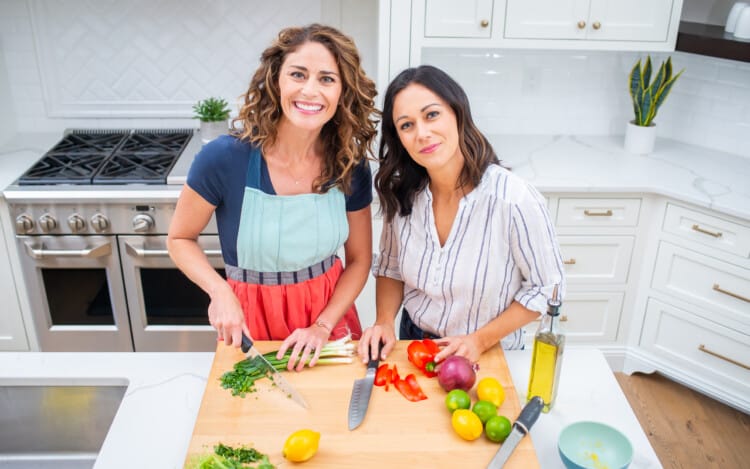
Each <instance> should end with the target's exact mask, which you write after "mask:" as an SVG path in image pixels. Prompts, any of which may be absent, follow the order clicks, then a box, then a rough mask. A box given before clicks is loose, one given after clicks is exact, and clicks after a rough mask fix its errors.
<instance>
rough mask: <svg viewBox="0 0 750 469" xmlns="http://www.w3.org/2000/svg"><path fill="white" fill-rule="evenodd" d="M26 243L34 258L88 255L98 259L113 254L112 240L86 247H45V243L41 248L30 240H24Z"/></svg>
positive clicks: (30, 255) (27, 250) (29, 253)
mask: <svg viewBox="0 0 750 469" xmlns="http://www.w3.org/2000/svg"><path fill="white" fill-rule="evenodd" d="M24 245H25V246H26V253H27V254H28V255H29V257H32V258H34V259H43V258H45V257H88V258H91V259H96V258H97V257H104V256H108V255H110V254H112V243H110V242H106V243H104V244H100V245H99V246H94V247H92V248H86V249H44V244H42V247H41V248H37V247H35V246H34V243H32V242H30V241H26V242H24Z"/></svg>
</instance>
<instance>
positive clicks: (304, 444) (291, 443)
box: [281, 430, 320, 462]
mask: <svg viewBox="0 0 750 469" xmlns="http://www.w3.org/2000/svg"><path fill="white" fill-rule="evenodd" d="M319 441H320V433H318V432H316V431H313V430H297V431H296V432H294V433H292V434H291V435H289V438H287V440H286V443H284V449H283V450H282V452H281V454H283V455H284V457H285V458H286V459H288V460H290V461H293V462H302V461H307V460H308V459H310V458H311V457H313V456H314V455H315V453H316V452H317V451H318V442H319Z"/></svg>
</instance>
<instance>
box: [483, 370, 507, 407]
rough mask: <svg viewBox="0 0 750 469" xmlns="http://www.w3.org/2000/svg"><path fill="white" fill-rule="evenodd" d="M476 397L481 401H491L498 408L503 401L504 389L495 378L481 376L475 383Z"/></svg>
mask: <svg viewBox="0 0 750 469" xmlns="http://www.w3.org/2000/svg"><path fill="white" fill-rule="evenodd" d="M477 397H479V400H481V401H489V402H492V403H493V404H495V406H496V407H497V408H500V406H501V405H503V401H505V389H504V388H503V385H502V384H500V382H499V381H498V380H496V379H495V378H492V377H487V378H482V379H481V380H479V384H477Z"/></svg>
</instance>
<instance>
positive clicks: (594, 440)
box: [557, 422, 633, 469]
mask: <svg viewBox="0 0 750 469" xmlns="http://www.w3.org/2000/svg"><path fill="white" fill-rule="evenodd" d="M557 450H558V451H559V452H560V458H562V461H563V464H565V467H567V468H568V469H604V468H607V469H625V468H626V467H628V466H629V465H630V462H631V461H632V460H633V445H631V444H630V440H628V438H627V437H626V436H625V435H623V434H622V433H621V432H620V431H618V430H616V429H614V428H612V427H610V426H609V425H605V424H603V423H599V422H576V423H572V424H570V425H568V426H567V427H565V428H563V430H562V432H560V438H559V439H558V441H557Z"/></svg>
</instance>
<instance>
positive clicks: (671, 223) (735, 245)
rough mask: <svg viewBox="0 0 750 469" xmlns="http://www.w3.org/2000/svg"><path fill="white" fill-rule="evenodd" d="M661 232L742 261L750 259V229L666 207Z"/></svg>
mask: <svg viewBox="0 0 750 469" xmlns="http://www.w3.org/2000/svg"><path fill="white" fill-rule="evenodd" d="M662 229H663V230H664V231H666V232H667V233H672V234H675V235H677V236H679V237H681V238H684V239H689V240H691V241H696V242H699V243H701V244H705V245H706V246H711V247H714V248H716V249H721V250H722V251H726V252H729V253H732V254H736V255H738V256H741V257H743V258H748V257H750V227H748V226H743V225H740V224H738V223H734V222H731V221H729V220H724V219H723V218H718V217H714V216H712V215H706V214H704V213H701V212H697V211H694V210H690V209H687V208H684V207H680V206H679V205H673V204H667V211H666V214H665V216H664V226H663V227H662Z"/></svg>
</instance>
